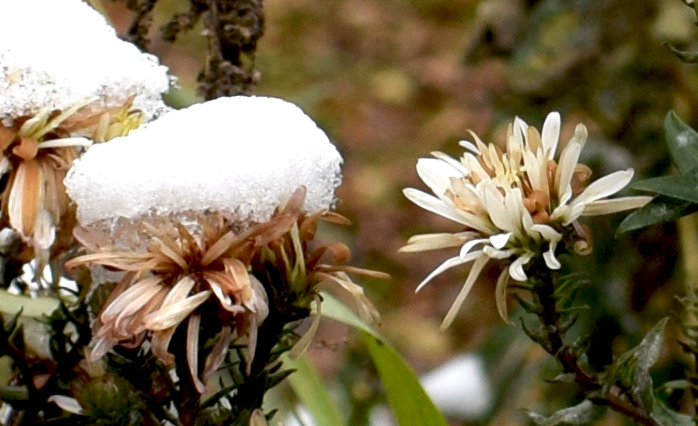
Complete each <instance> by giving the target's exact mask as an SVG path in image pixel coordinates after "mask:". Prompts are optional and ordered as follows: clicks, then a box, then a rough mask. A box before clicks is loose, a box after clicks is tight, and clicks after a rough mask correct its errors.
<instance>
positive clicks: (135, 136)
mask: <svg viewBox="0 0 698 426" xmlns="http://www.w3.org/2000/svg"><path fill="white" fill-rule="evenodd" d="M270 123H272V124H273V125H270ZM341 161H342V160H341V156H340V155H339V153H338V152H337V150H336V149H335V147H334V146H333V145H332V144H331V143H330V141H329V140H328V138H327V136H326V135H325V134H324V132H322V131H321V130H320V129H319V128H318V127H317V125H316V124H315V123H314V122H313V121H312V120H311V119H310V118H309V117H308V116H307V115H305V114H304V113H303V112H302V111H301V110H300V109H299V108H298V107H296V106H295V105H293V104H290V103H288V102H285V101H283V100H280V99H274V98H264V97H245V96H240V97H231V98H219V99H216V100H213V101H209V102H205V103H202V104H197V105H193V106H191V107H189V108H186V109H183V110H178V111H171V112H168V113H167V114H165V115H163V116H162V117H160V118H158V119H157V120H154V121H152V122H150V123H148V124H147V125H145V126H143V127H141V128H139V129H137V130H135V131H134V132H131V133H130V134H129V136H127V137H124V138H117V139H115V140H113V141H110V142H109V143H106V144H99V145H95V146H93V147H91V148H90V150H89V151H88V152H87V153H86V154H85V155H83V156H82V157H81V159H80V160H78V161H77V162H76V163H75V165H74V166H73V168H72V170H71V172H70V173H69V176H68V178H67V179H66V185H67V186H68V192H69V194H70V196H71V197H72V199H73V201H75V202H76V204H77V205H78V218H79V220H80V221H81V224H82V225H83V226H85V228H79V230H78V232H77V234H76V237H78V239H79V240H80V241H81V242H82V243H83V245H84V246H85V247H86V248H87V250H88V251H89V252H90V253H89V254H86V255H84V256H80V257H78V258H76V259H73V260H71V261H70V262H68V263H67V264H66V265H67V266H69V267H75V266H77V265H101V266H104V267H106V268H107V269H109V270H112V271H113V270H116V271H118V272H121V273H122V274H123V278H122V279H121V281H120V282H119V283H118V284H117V285H116V287H115V288H114V289H113V290H111V291H110V296H109V298H108V299H107V301H106V302H105V303H104V304H103V305H102V309H101V313H100V314H99V315H98V320H99V324H98V326H97V329H96V331H95V334H94V340H93V346H92V349H91V353H90V358H91V359H93V360H95V359H97V358H100V357H101V356H102V355H104V354H105V353H106V352H107V351H109V350H110V349H111V348H112V347H114V346H116V345H122V346H139V345H140V344H141V342H143V340H144V339H146V338H149V339H150V343H151V344H150V348H151V351H152V353H153V354H154V355H155V356H156V357H157V358H158V359H160V360H161V361H162V362H164V363H165V364H166V365H168V366H171V365H173V363H174V365H175V366H177V367H180V368H181V367H182V366H185V364H183V361H184V359H180V358H181V357H180V356H179V355H178V354H182V353H186V356H185V357H186V367H187V368H188V372H189V376H190V377H191V382H192V383H193V384H194V385H195V386H196V388H197V389H198V390H199V391H200V392H203V391H204V390H205V386H204V383H206V382H207V379H208V378H209V377H210V376H211V374H213V372H215V371H216V369H217V368H218V367H219V366H220V365H221V363H222V362H223V361H224V360H225V357H226V355H227V354H228V348H229V346H230V343H231V342H232V341H233V339H237V340H238V341H240V342H241V343H242V344H244V345H245V346H246V347H247V351H246V353H244V352H243V351H242V350H240V351H239V354H240V355H239V356H240V357H244V358H245V360H244V361H246V369H247V375H249V374H250V371H251V370H252V371H253V373H252V374H253V375H254V374H262V373H260V371H257V370H255V369H257V368H258V367H259V366H260V365H261V366H262V367H264V366H265V365H266V364H265V363H266V362H268V361H269V357H271V356H272V355H271V354H270V353H269V351H270V350H271V348H275V349H274V351H276V352H275V353H278V351H281V350H282V349H283V350H287V349H289V348H290V345H291V344H292V343H294V342H295V341H296V340H298V339H296V336H295V335H293V337H292V338H286V336H292V333H293V330H294V329H295V327H296V326H297V325H298V321H299V320H302V319H304V318H306V317H308V316H309V315H310V314H311V305H312V304H313V303H315V305H316V306H317V305H319V302H320V296H319V290H320V286H321V285H326V284H329V285H330V287H338V288H342V289H344V290H346V291H347V292H349V294H350V295H351V296H352V297H353V298H354V300H355V302H356V306H357V308H358V310H359V312H360V313H361V314H362V315H363V316H364V318H366V319H368V320H372V319H373V318H374V317H376V316H377V313H376V311H375V309H374V308H373V306H372V305H371V304H370V302H369V301H368V300H367V299H366V297H365V296H364V294H363V289H362V288H361V287H359V286H358V285H356V284H354V283H353V282H352V281H351V279H350V278H349V276H348V275H347V274H349V273H359V274H369V275H374V276H383V274H378V273H373V272H371V271H364V270H362V269H359V268H353V267H350V266H346V265H338V263H342V262H344V261H346V260H347V259H348V257H349V250H348V249H347V247H346V246H344V245H343V244H339V243H337V244H329V245H326V246H320V247H315V245H316V243H314V242H313V240H314V236H315V231H316V227H317V222H318V221H319V220H321V219H327V220H331V221H340V222H344V221H345V219H343V218H341V217H340V216H338V215H336V214H335V213H332V212H331V211H330V208H331V205H332V202H333V200H334V189H335V188H336V186H337V185H338V184H339V181H340V168H339V165H340V164H341ZM155 162H157V166H154V163H155ZM124 164H128V165H129V170H128V172H127V173H125V172H124V169H123V165H124ZM95 187H97V188H99V191H95V190H94V188H95ZM315 326H316V323H313V325H312V326H311V331H312V330H313V329H314V327H315ZM260 328H261V329H262V330H267V331H268V330H271V331H268V332H267V333H262V332H261V331H259V330H260ZM178 329H181V330H182V332H181V334H182V336H183V339H182V340H183V341H184V343H182V344H178V343H176V342H180V340H179V339H177V338H175V339H174V340H173V344H172V345H170V340H171V339H173V336H176V335H177V334H176V333H177V332H176V330H178ZM184 336H186V337H184ZM282 336H284V337H283V339H285V340H283V341H281V339H282ZM309 339H310V335H308V336H307V337H304V338H302V339H300V340H298V343H299V346H298V347H299V350H300V349H302V347H303V346H304V345H306V344H307V343H308V341H309ZM199 342H201V344H199ZM207 342H208V343H210V342H216V343H214V344H213V346H211V345H210V344H207ZM170 346H171V352H172V354H171V353H170ZM280 348H282V349H280ZM261 351H262V352H261ZM173 354H175V355H174V356H173ZM204 356H205V357H206V359H205V361H204V362H203V363H199V359H201V358H203V357H204ZM178 357H179V358H178ZM240 361H243V360H242V359H241V360H240ZM201 366H202V367H201ZM200 367H201V368H200ZM243 373H244V372H243ZM243 375H245V374H243ZM255 377H257V376H255ZM180 378H182V376H181V375H180Z"/></svg>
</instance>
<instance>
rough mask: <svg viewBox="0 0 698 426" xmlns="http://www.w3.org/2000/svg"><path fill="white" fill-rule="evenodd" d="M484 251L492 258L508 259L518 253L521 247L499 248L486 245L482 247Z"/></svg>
mask: <svg viewBox="0 0 698 426" xmlns="http://www.w3.org/2000/svg"><path fill="white" fill-rule="evenodd" d="M482 251H483V252H484V253H485V254H486V255H488V256H489V257H491V258H492V259H507V258H509V257H511V256H513V255H514V254H516V253H518V252H519V251H520V249H506V250H497V249H496V248H494V247H491V246H484V247H483V248H482Z"/></svg>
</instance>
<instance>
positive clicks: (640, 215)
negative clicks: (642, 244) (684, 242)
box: [618, 195, 698, 233]
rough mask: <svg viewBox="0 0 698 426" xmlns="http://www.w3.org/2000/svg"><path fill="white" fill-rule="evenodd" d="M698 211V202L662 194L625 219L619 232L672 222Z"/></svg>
mask: <svg viewBox="0 0 698 426" xmlns="http://www.w3.org/2000/svg"><path fill="white" fill-rule="evenodd" d="M696 211H698V204H695V203H692V202H690V201H681V200H677V199H675V198H670V197H667V196H663V195H660V196H659V197H656V198H655V199H653V200H652V201H650V202H649V203H647V204H646V205H645V206H644V207H642V208H640V209H639V210H636V211H634V212H632V213H630V214H629V215H628V216H627V217H626V218H625V219H623V222H621V224H620V226H619V227H618V233H623V232H629V231H634V230H636V229H640V228H644V227H647V226H650V225H656V224H658V223H663V222H670V221H672V220H676V219H678V218H680V217H682V216H686V215H687V214H691V213H694V212H696Z"/></svg>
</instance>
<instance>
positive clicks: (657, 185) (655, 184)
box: [630, 172, 698, 203]
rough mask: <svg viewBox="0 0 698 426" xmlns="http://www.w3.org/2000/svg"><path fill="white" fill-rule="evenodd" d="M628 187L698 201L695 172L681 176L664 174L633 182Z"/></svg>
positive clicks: (697, 183) (697, 178)
mask: <svg viewBox="0 0 698 426" xmlns="http://www.w3.org/2000/svg"><path fill="white" fill-rule="evenodd" d="M630 187H631V188H632V189H638V190H640V191H650V192H655V193H657V194H661V195H666V196H667V197H671V198H677V199H679V200H683V201H691V202H693V203H698V176H696V173H695V172H692V173H689V174H687V175H683V176H664V177H658V178H653V179H647V180H642V181H639V182H635V183H634V184H632V185H631V186H630Z"/></svg>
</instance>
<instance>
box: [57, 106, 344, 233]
mask: <svg viewBox="0 0 698 426" xmlns="http://www.w3.org/2000/svg"><path fill="white" fill-rule="evenodd" d="M341 162H342V158H341V156H340V155H339V153H338V152H337V150H336V148H335V147H334V145H332V144H331V143H330V141H329V140H328V138H327V136H326V135H325V133H324V132H323V131H322V130H320V129H319V128H318V127H317V125H316V124H315V123H314V122H313V120H312V119H310V118H309V117H308V116H307V115H305V113H303V111H301V109H300V108H298V107H297V106H295V105H294V104H291V103H289V102H286V101H283V100H281V99H276V98H267V97H247V96H236V97H230V98H219V99H216V100H213V101H209V102H205V103H201V104H196V105H193V106H191V107H189V108H186V109H182V110H177V111H170V112H168V113H166V114H164V115H162V116H161V117H160V118H158V119H156V120H154V121H152V122H150V123H148V124H146V125H144V126H142V127H141V128H139V129H136V130H134V131H132V132H131V133H130V134H129V135H128V136H125V137H120V138H116V139H113V140H111V141H109V142H107V143H103V144H98V145H94V146H92V147H91V148H90V149H89V150H88V151H87V152H86V153H85V154H84V155H83V156H82V157H81V158H80V159H78V160H77V161H76V162H75V164H74V165H73V168H72V169H71V170H70V171H69V173H68V177H67V178H66V185H67V188H68V193H69V195H70V196H71V198H72V199H73V200H74V201H75V202H76V204H77V205H78V219H79V220H80V222H81V224H83V225H88V224H91V223H93V222H96V221H101V220H105V219H109V220H117V219H118V218H120V217H121V218H127V219H138V218H140V217H144V216H148V215H157V216H167V215H170V214H178V213H182V212H185V213H186V212H191V211H199V212H203V211H216V212H222V213H224V214H227V215H228V216H229V217H230V218H231V219H233V220H236V221H248V220H249V221H254V222H260V221H265V220H267V219H268V218H269V217H270V216H271V214H272V213H273V211H274V209H275V208H276V207H277V206H278V204H279V203H280V202H283V201H285V200H287V199H288V197H289V196H290V195H291V194H292V193H293V192H294V191H295V190H296V189H297V188H298V187H300V186H301V185H305V186H306V188H307V190H308V194H307V197H306V201H305V205H304V208H305V211H307V212H312V211H316V210H320V209H325V208H328V207H330V206H331V204H332V202H333V201H334V190H335V188H336V187H337V186H338V185H339V183H340V180H341V176H340V164H341Z"/></svg>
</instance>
